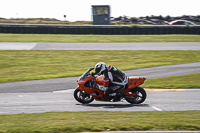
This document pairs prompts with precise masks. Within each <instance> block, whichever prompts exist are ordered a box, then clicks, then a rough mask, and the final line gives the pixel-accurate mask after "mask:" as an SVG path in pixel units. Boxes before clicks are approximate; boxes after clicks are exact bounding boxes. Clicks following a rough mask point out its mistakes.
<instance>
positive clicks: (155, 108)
mask: <svg viewBox="0 0 200 133" xmlns="http://www.w3.org/2000/svg"><path fill="white" fill-rule="evenodd" d="M151 108H153V109H154V110H156V111H163V110H162V109H159V108H157V107H155V106H151Z"/></svg>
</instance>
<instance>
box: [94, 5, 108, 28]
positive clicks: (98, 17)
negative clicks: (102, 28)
mask: <svg viewBox="0 0 200 133" xmlns="http://www.w3.org/2000/svg"><path fill="white" fill-rule="evenodd" d="M92 15H93V25H110V6H109V5H93V6H92Z"/></svg>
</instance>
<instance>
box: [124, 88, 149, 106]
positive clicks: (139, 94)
mask: <svg viewBox="0 0 200 133" xmlns="http://www.w3.org/2000/svg"><path fill="white" fill-rule="evenodd" d="M129 93H131V94H136V96H134V97H129V96H125V99H126V101H127V102H129V103H131V104H140V103H142V102H144V101H145V99H146V97H147V94H146V91H145V90H144V89H143V88H142V87H140V86H138V87H136V88H133V89H130V91H129Z"/></svg>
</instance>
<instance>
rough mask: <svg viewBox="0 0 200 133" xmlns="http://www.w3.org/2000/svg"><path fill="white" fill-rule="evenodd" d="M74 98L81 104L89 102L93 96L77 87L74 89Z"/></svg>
mask: <svg viewBox="0 0 200 133" xmlns="http://www.w3.org/2000/svg"><path fill="white" fill-rule="evenodd" d="M74 98H75V99H76V100H77V101H78V102H80V103H83V104H87V103H91V102H92V101H93V100H94V98H93V97H92V96H91V95H89V94H87V93H86V92H84V91H81V90H79V89H76V90H75V91H74Z"/></svg>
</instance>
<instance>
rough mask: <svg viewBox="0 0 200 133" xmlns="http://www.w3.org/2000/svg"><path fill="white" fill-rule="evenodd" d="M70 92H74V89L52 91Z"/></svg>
mask: <svg viewBox="0 0 200 133" xmlns="http://www.w3.org/2000/svg"><path fill="white" fill-rule="evenodd" d="M71 92H74V89H68V90H60V91H53V92H52V93H71Z"/></svg>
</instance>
